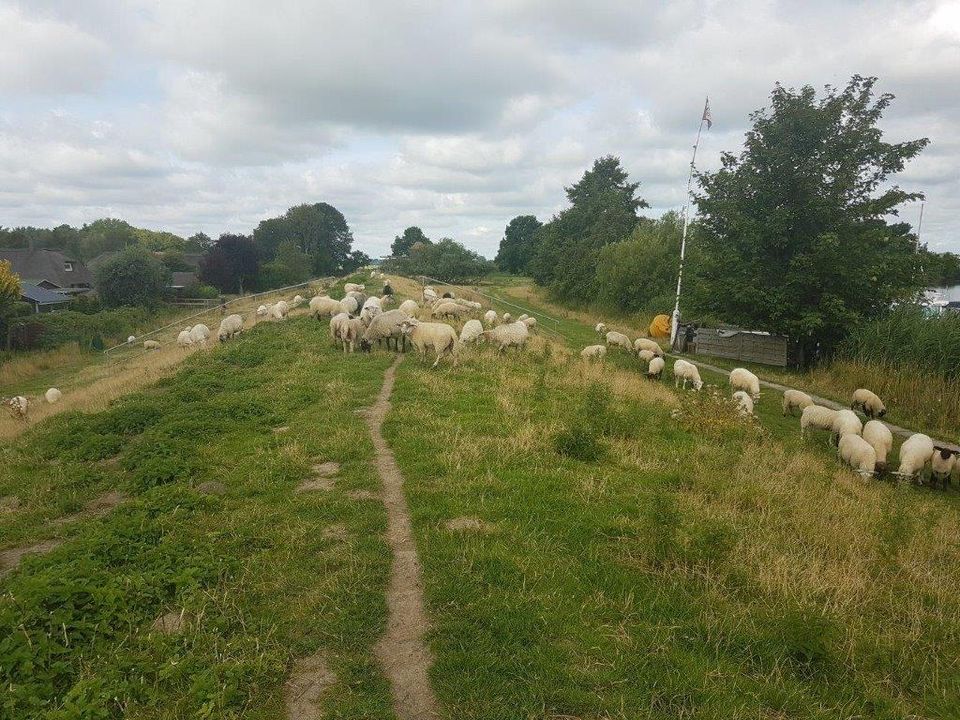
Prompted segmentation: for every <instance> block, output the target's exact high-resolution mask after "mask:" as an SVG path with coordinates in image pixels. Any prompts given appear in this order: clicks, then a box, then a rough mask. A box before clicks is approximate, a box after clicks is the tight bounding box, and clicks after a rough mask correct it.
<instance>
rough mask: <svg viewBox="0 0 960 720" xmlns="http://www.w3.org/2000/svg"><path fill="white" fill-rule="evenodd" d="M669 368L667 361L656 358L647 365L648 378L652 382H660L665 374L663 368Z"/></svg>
mask: <svg viewBox="0 0 960 720" xmlns="http://www.w3.org/2000/svg"><path fill="white" fill-rule="evenodd" d="M666 366H667V361H666V360H664V359H663V358H662V357H659V356H656V357H654V358H653V360H651V361H650V364H649V365H647V377H648V378H650V379H651V380H659V379H660V376H661V375H662V374H663V368H665V367H666Z"/></svg>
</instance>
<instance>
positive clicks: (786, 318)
mask: <svg viewBox="0 0 960 720" xmlns="http://www.w3.org/2000/svg"><path fill="white" fill-rule="evenodd" d="M875 83H876V79H875V78H862V77H859V76H854V78H853V79H851V80H850V82H849V83H848V84H847V86H846V87H845V88H843V89H842V90H837V89H835V88H831V87H827V89H826V91H825V93H824V96H823V97H822V98H819V99H818V98H817V96H816V93H815V91H814V89H813V88H812V87H810V86H805V87H803V88H801V89H800V90H798V91H795V90H792V89H786V88H784V87H782V86H780V85H777V86H776V87H775V89H774V91H773V92H772V94H771V96H770V108H769V109H763V110H759V111H757V112H755V113H754V114H753V115H751V120H752V122H753V128H752V129H751V130H750V131H749V132H748V133H747V135H746V139H745V143H744V145H745V147H744V150H743V151H742V153H741V154H740V155H739V156H734V155H732V154H730V153H725V154H724V155H723V158H722V167H721V169H720V170H718V171H717V172H715V173H702V174H700V175H699V176H698V179H699V182H700V185H701V188H702V194H701V195H700V196H699V197H698V198H697V202H698V204H699V207H700V213H701V221H700V222H701V229H702V232H701V237H700V257H699V260H698V262H697V265H696V267H694V268H692V269H693V270H694V273H695V275H696V277H695V279H694V280H693V282H692V283H691V285H690V286H691V287H692V288H693V289H694V291H695V304H696V308H697V309H698V310H699V311H702V312H707V313H709V314H712V315H716V316H718V317H719V318H720V319H722V320H724V321H726V322H729V323H732V324H736V325H740V326H745V327H750V328H756V329H762V330H768V331H770V332H774V333H779V334H782V335H787V336H789V337H792V338H795V339H798V340H799V341H800V342H801V343H802V344H803V345H804V347H805V348H806V349H807V350H808V352H807V356H808V357H810V356H812V354H813V353H812V350H813V348H814V347H815V346H816V344H817V343H819V344H820V345H821V347H826V348H831V347H833V346H835V345H836V343H838V342H839V341H840V340H841V339H842V338H843V337H844V336H845V335H846V333H847V332H849V330H850V329H851V328H852V327H854V326H856V325H857V324H858V323H859V322H861V321H862V320H863V319H865V318H870V317H873V316H876V315H877V314H879V313H881V312H882V311H884V310H885V309H886V308H887V307H889V305H890V303H891V302H893V301H895V300H898V299H904V298H908V297H910V296H912V295H914V294H915V293H916V292H917V291H918V290H919V289H920V288H921V287H922V285H923V279H922V277H921V276H920V274H919V263H918V259H919V255H918V253H917V251H916V240H915V238H914V236H913V235H911V233H910V229H909V227H908V226H907V225H906V224H903V223H898V224H888V223H887V221H886V219H885V218H886V217H887V216H889V215H895V214H896V208H897V207H898V206H899V205H901V204H903V203H904V202H908V201H911V200H915V199H917V198H919V197H921V195H920V194H918V193H909V192H905V191H903V190H901V189H900V188H899V187H898V186H896V185H891V184H890V183H889V177H890V176H891V175H893V174H894V173H897V172H899V171H900V170H902V169H903V167H904V164H905V163H906V162H907V161H908V160H910V159H912V158H914V157H916V155H917V154H918V153H919V152H920V151H921V150H922V149H923V148H924V147H925V146H926V144H927V142H928V141H927V140H926V139H920V140H911V141H907V142H900V143H893V144H891V143H887V142H884V141H883V140H882V133H881V131H880V129H879V128H878V127H877V125H878V123H879V121H880V119H881V116H882V115H883V113H884V111H885V110H886V109H887V108H888V106H889V105H890V102H891V101H892V99H893V96H892V95H889V94H882V95H879V96H876V97H875V95H874V85H875Z"/></svg>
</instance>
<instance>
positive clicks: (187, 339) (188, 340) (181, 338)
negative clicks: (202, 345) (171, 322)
mask: <svg viewBox="0 0 960 720" xmlns="http://www.w3.org/2000/svg"><path fill="white" fill-rule="evenodd" d="M191 345H193V337H191V335H190V331H189V330H181V331H180V333H179V334H178V335H177V347H182V348H185V347H190V346H191Z"/></svg>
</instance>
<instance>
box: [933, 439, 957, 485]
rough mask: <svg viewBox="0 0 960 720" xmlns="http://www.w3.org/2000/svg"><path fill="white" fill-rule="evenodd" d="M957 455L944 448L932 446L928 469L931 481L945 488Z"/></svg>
mask: <svg viewBox="0 0 960 720" xmlns="http://www.w3.org/2000/svg"><path fill="white" fill-rule="evenodd" d="M956 461H957V456H956V455H954V454H953V453H952V452H950V451H949V450H947V449H946V448H934V449H933V453H932V454H931V455H930V470H931V477H932V479H933V481H934V482H935V483H937V484H939V485H940V487H942V488H946V486H947V483H948V482H950V474H951V473H952V472H953V466H954V465H955V464H956Z"/></svg>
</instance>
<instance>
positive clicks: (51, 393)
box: [43, 388, 63, 405]
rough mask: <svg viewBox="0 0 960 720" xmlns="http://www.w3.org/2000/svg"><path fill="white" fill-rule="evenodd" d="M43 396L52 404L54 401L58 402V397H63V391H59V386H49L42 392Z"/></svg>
mask: <svg viewBox="0 0 960 720" xmlns="http://www.w3.org/2000/svg"><path fill="white" fill-rule="evenodd" d="M43 397H44V398H45V399H46V401H47V402H48V403H50V404H51V405H53V404H54V403H58V402H60V398H62V397H63V393H62V392H60V389H59V388H50V389H49V390H47V391H46V392H45V393H44V394H43Z"/></svg>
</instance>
